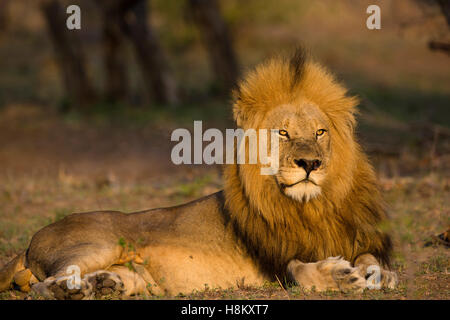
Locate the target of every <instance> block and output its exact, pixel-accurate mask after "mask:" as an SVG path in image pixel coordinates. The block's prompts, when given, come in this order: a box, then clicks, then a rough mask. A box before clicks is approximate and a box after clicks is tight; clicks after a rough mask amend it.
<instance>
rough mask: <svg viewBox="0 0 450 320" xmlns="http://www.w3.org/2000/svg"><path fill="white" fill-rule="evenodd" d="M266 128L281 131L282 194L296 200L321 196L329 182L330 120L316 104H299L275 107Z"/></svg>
mask: <svg viewBox="0 0 450 320" xmlns="http://www.w3.org/2000/svg"><path fill="white" fill-rule="evenodd" d="M266 119H267V120H266V125H268V126H271V127H272V128H278V129H279V135H280V137H279V170H278V173H277V174H276V175H275V176H274V179H276V182H277V185H278V187H279V188H280V190H281V192H282V193H283V194H285V195H286V196H289V197H291V198H293V199H294V200H297V201H309V200H310V199H312V198H314V197H316V196H318V195H319V194H320V193H321V191H322V185H323V184H324V183H325V182H326V176H327V167H328V163H329V159H330V155H331V140H330V130H329V121H328V119H327V117H326V115H325V114H324V113H323V112H322V111H321V110H320V109H319V108H318V107H317V106H316V105H315V104H313V103H311V102H308V101H300V102H298V103H295V104H294V103H293V104H287V105H282V106H280V107H278V108H274V109H273V110H272V111H271V112H270V113H269V114H268V116H267V117H266Z"/></svg>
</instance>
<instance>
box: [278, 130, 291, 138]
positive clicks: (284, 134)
mask: <svg viewBox="0 0 450 320" xmlns="http://www.w3.org/2000/svg"><path fill="white" fill-rule="evenodd" d="M278 133H279V134H280V136H283V137H288V136H289V135H288V132H287V131H286V130H279V131H278Z"/></svg>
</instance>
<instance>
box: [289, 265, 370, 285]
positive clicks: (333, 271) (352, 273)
mask: <svg viewBox="0 0 450 320" xmlns="http://www.w3.org/2000/svg"><path fill="white" fill-rule="evenodd" d="M287 270H288V273H289V274H290V276H291V277H292V278H293V280H295V282H296V283H297V284H298V285H301V286H302V287H303V288H305V289H306V290H311V289H312V288H313V287H314V288H315V290H317V291H326V290H340V291H351V290H356V291H362V290H363V289H364V288H365V287H366V281H365V278H364V277H362V276H361V274H360V272H359V269H357V268H353V267H352V266H351V265H350V262H348V261H346V260H344V259H342V258H339V257H330V258H328V259H325V260H321V261H318V262H315V263H303V262H301V261H299V260H292V261H291V262H289V264H288V268H287Z"/></svg>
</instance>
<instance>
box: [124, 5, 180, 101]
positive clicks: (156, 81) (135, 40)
mask: <svg viewBox="0 0 450 320" xmlns="http://www.w3.org/2000/svg"><path fill="white" fill-rule="evenodd" d="M147 19H148V7H147V1H139V2H138V3H137V4H136V5H135V6H133V7H132V8H131V10H130V11H128V12H127V13H125V16H124V17H123V21H122V26H123V30H124V32H125V34H126V35H127V36H128V37H129V38H130V40H131V42H132V44H133V47H134V50H135V52H136V56H137V60H138V63H139V65H140V67H141V70H142V75H143V78H144V81H145V83H146V87H147V88H148V91H149V92H151V93H152V96H153V97H154V99H155V101H156V102H157V103H159V104H169V105H174V104H177V103H178V92H177V88H176V85H175V80H174V78H173V76H172V73H171V71H170V68H169V65H168V62H167V61H168V60H167V57H166V55H165V53H164V51H163V50H162V47H161V45H160V43H159V41H158V39H157V37H156V35H155V33H154V31H153V29H152V27H151V26H150V25H149V24H148V23H147Z"/></svg>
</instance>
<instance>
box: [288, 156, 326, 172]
mask: <svg viewBox="0 0 450 320" xmlns="http://www.w3.org/2000/svg"><path fill="white" fill-rule="evenodd" d="M294 163H295V164H296V165H297V166H299V167H300V168H303V169H305V171H306V175H309V173H310V172H311V171H313V170H317V169H318V168H319V167H320V165H321V164H322V161H320V160H318V159H314V160H308V159H295V160H294Z"/></svg>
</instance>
